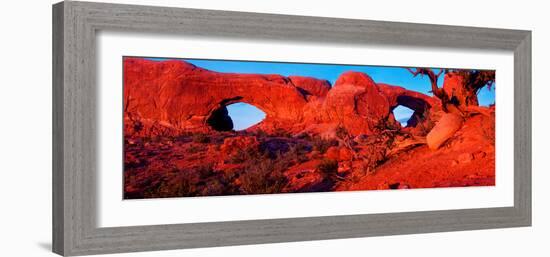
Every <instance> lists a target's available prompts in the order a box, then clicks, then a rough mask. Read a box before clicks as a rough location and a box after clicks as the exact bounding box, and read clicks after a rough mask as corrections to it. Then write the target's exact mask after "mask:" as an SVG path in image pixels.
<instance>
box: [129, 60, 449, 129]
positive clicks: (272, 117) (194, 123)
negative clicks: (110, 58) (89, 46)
mask: <svg viewBox="0 0 550 257" xmlns="http://www.w3.org/2000/svg"><path fill="white" fill-rule="evenodd" d="M237 102H244V103H248V104H251V105H254V106H256V107H258V108H259V109H261V110H262V111H264V112H265V114H266V118H265V119H264V120H263V121H262V122H260V123H259V124H257V125H256V126H254V127H252V128H250V129H252V130H253V129H261V130H264V131H267V132H273V131H280V130H282V131H285V132H288V133H291V134H296V133H300V132H309V133H318V134H323V133H328V134H330V132H331V131H333V130H334V129H335V128H337V127H339V126H340V127H344V128H346V130H347V131H348V132H350V133H351V134H353V135H359V134H372V133H373V132H375V130H376V127H377V125H378V124H380V123H381V122H384V123H390V124H394V123H396V121H395V119H394V117H393V114H392V110H393V108H395V107H396V106H397V105H403V106H406V107H409V108H411V109H413V110H415V114H416V116H417V117H419V118H418V120H416V121H415V122H422V121H423V120H421V119H426V118H429V117H428V116H429V115H431V113H434V112H433V110H436V111H439V110H440V109H441V107H440V105H441V104H440V102H439V101H438V100H437V99H435V98H432V97H430V96H427V95H423V94H421V93H418V92H414V91H410V90H406V89H404V88H402V87H397V86H390V85H385V84H376V83H375V82H374V81H373V80H372V79H371V78H370V77H369V76H368V75H366V74H364V73H359V72H347V73H344V74H342V75H341V76H340V77H339V78H338V80H337V81H336V83H335V85H334V87H332V88H331V85H330V83H329V82H328V81H326V80H319V79H315V78H309V77H300V76H290V77H284V76H280V75H261V74H237V73H219V72H213V71H209V70H205V69H202V68H199V67H196V66H194V65H192V64H190V63H186V62H184V61H178V60H172V61H162V62H159V61H152V60H146V59H141V58H125V59H124V113H125V115H124V116H125V119H126V122H125V124H128V125H127V126H125V130H126V132H127V133H130V134H135V133H138V134H145V135H155V134H169V135H177V134H180V133H183V132H189V131H191V132H195V131H202V132H208V131H211V130H218V131H228V130H231V129H233V123H232V121H231V118H230V117H229V116H228V115H227V109H226V106H227V105H230V104H233V103H237ZM428 110H432V111H430V112H428ZM420 117H422V118H420Z"/></svg>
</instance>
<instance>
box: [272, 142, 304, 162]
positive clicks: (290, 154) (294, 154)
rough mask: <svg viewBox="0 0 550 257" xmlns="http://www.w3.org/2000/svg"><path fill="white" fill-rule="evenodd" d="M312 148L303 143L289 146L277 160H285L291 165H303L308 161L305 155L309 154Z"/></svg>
mask: <svg viewBox="0 0 550 257" xmlns="http://www.w3.org/2000/svg"><path fill="white" fill-rule="evenodd" d="M311 149H312V147H311V146H310V145H308V144H306V143H304V142H298V143H297V144H296V145H294V146H291V147H290V148H289V150H288V151H287V152H286V153H284V154H282V155H281V154H279V156H278V158H281V157H283V158H287V159H288V161H291V162H293V163H303V162H306V161H307V160H309V159H308V158H307V155H306V154H307V153H308V152H311Z"/></svg>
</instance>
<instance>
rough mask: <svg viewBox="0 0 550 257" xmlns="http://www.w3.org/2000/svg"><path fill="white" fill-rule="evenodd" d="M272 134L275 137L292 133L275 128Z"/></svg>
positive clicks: (288, 135)
mask: <svg viewBox="0 0 550 257" xmlns="http://www.w3.org/2000/svg"><path fill="white" fill-rule="evenodd" d="M272 135H273V136H275V137H292V134H291V133H290V132H288V131H286V130H284V129H282V128H276V129H275V130H274V131H273V134H272Z"/></svg>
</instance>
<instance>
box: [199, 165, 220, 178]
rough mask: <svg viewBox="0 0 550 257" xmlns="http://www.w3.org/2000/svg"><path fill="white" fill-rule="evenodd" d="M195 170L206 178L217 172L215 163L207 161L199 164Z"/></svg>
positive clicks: (201, 176)
mask: <svg viewBox="0 0 550 257" xmlns="http://www.w3.org/2000/svg"><path fill="white" fill-rule="evenodd" d="M195 172H197V174H198V175H199V177H200V178H201V179H206V178H209V177H211V176H214V175H215V174H216V172H215V171H214V164H212V163H205V164H201V165H199V166H197V167H196V168H195Z"/></svg>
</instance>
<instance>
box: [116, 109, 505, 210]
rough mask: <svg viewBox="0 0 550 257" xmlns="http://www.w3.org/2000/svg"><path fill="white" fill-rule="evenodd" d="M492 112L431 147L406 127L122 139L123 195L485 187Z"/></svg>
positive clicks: (491, 164)
mask: <svg viewBox="0 0 550 257" xmlns="http://www.w3.org/2000/svg"><path fill="white" fill-rule="evenodd" d="M491 120H494V117H493V116H485V115H483V114H476V115H474V116H472V117H469V118H467V119H466V121H465V122H464V125H463V126H462V127H461V129H459V130H458V131H457V132H456V133H455V134H454V135H453V136H452V137H451V138H449V139H448V140H447V141H446V142H445V143H444V144H443V145H442V146H440V147H439V148H438V149H437V150H432V149H430V148H429V147H428V145H427V143H426V139H425V138H423V137H416V136H411V135H410V134H408V133H407V132H406V130H399V131H397V132H391V133H387V135H385V136H370V137H369V136H363V137H353V138H350V139H349V140H347V139H346V136H347V135H345V132H341V134H344V135H340V137H337V138H336V139H322V138H320V137H311V136H307V135H301V136H290V135H268V134H266V133H262V132H261V131H260V132H213V133H209V134H203V133H194V134H189V135H182V136H178V137H156V138H148V137H139V138H138V137H134V138H127V139H126V140H125V149H126V151H125V163H124V167H125V173H124V177H125V179H124V181H125V197H126V198H127V199H134V198H156V197H181V196H206V195H233V194H263V193H291V192H325V191H349V190H379V189H412V188H434V187H458V186H460V187H462V186H491V185H494V184H495V172H494V170H495V148H494V135H495V134H494V125H491V124H494V123H491V122H489V121H491Z"/></svg>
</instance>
